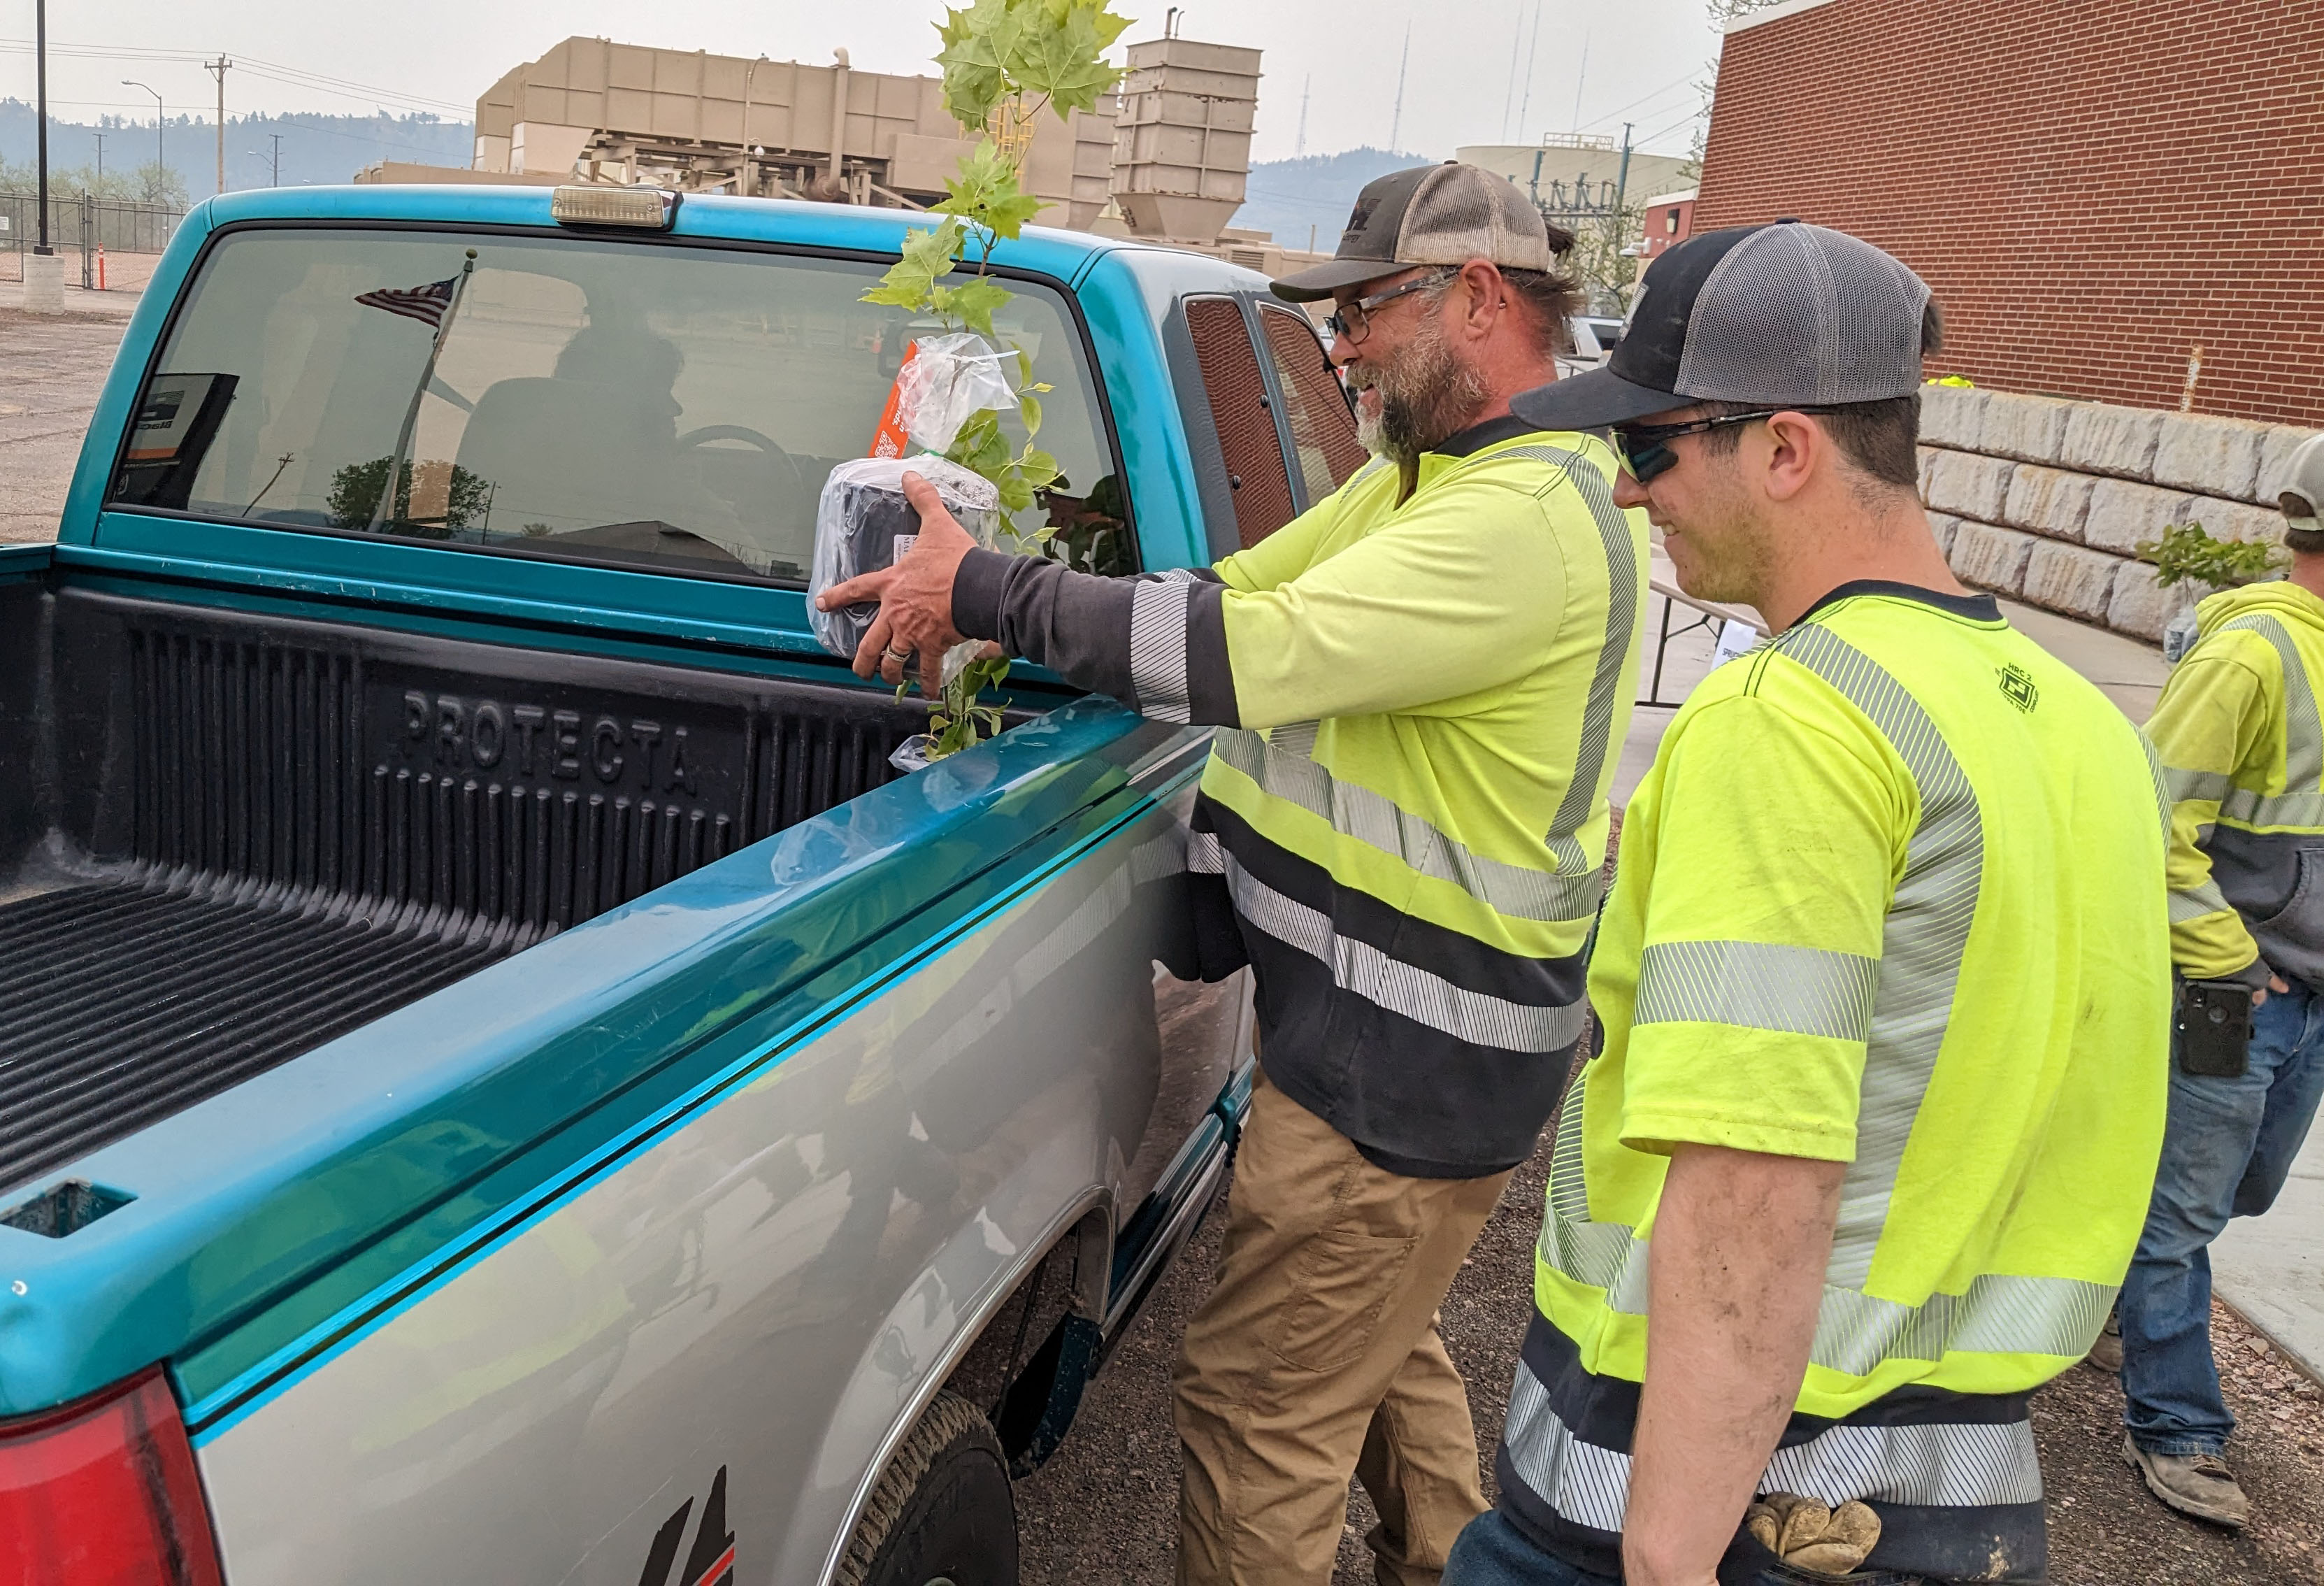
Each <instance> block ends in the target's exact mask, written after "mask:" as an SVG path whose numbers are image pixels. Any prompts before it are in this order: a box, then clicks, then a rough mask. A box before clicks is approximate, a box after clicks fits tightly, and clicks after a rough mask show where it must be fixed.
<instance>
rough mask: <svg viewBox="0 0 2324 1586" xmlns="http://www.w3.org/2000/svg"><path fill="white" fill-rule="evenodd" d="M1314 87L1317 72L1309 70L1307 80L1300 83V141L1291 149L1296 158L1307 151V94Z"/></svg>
mask: <svg viewBox="0 0 2324 1586" xmlns="http://www.w3.org/2000/svg"><path fill="white" fill-rule="evenodd" d="M1314 87H1315V74H1314V73H1313V72H1309V73H1308V74H1307V78H1306V80H1305V82H1303V83H1301V84H1300V85H1299V141H1298V143H1296V144H1294V145H1293V146H1292V150H1291V152H1292V154H1293V156H1294V157H1295V158H1296V157H1297V156H1299V155H1302V154H1305V153H1306V152H1307V95H1308V93H1309V91H1310V90H1312V89H1313V88H1314Z"/></svg>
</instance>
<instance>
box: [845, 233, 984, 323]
mask: <svg viewBox="0 0 2324 1586" xmlns="http://www.w3.org/2000/svg"><path fill="white" fill-rule="evenodd" d="M964 235H966V228H965V227H964V226H962V225H961V223H960V221H959V220H957V219H954V218H947V219H946V220H945V222H944V224H943V225H941V226H918V227H915V228H913V229H912V230H910V231H908V232H906V233H905V234H904V247H903V257H902V258H900V259H899V260H897V261H896V263H893V264H891V265H890V266H889V267H888V272H887V273H886V274H884V275H882V276H881V278H880V284H879V285H878V286H875V287H873V288H871V290H869V291H867V292H865V293H864V294H863V297H862V301H864V302H867V303H890V304H893V305H894V306H896V307H897V308H899V309H913V310H918V309H926V308H927V307H928V305H929V303H930V301H931V300H932V299H933V296H934V294H935V292H936V281H938V280H939V279H941V278H942V277H944V276H946V275H949V274H951V273H952V272H953V268H954V260H955V259H956V258H957V257H958V255H959V253H960V244H961V239H962V237H963V236H964Z"/></svg>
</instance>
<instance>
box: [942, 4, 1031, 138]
mask: <svg viewBox="0 0 2324 1586" xmlns="http://www.w3.org/2000/svg"><path fill="white" fill-rule="evenodd" d="M1023 30H1024V22H1023V19H1022V17H1021V16H1020V15H1019V13H1018V12H1017V11H1016V10H1015V9H1013V8H1012V7H1011V6H1010V4H1009V0H975V4H974V5H971V6H970V7H969V8H968V9H967V10H965V11H954V12H949V13H947V14H946V15H945V23H944V25H943V26H940V27H939V28H938V29H937V30H936V33H937V36H938V37H939V38H940V39H942V40H943V41H944V46H945V47H944V48H943V49H942V50H940V51H937V52H936V64H937V65H938V66H941V67H942V68H943V69H944V100H945V109H946V110H948V111H950V112H952V116H953V119H954V120H955V121H957V122H959V123H960V124H962V125H963V126H965V127H971V128H981V127H982V126H983V125H984V123H985V118H986V117H987V116H989V115H991V114H992V107H993V106H995V105H998V104H999V103H1001V100H1003V99H1004V98H1007V97H1009V93H1010V82H1009V78H1008V74H1007V72H1006V71H1005V69H1004V65H1005V63H1006V62H1007V60H1009V58H1010V56H1011V55H1012V54H1014V53H1015V52H1016V50H1017V48H1018V38H1019V34H1020V33H1021V32H1023Z"/></svg>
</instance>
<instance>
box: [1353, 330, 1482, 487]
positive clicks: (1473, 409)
mask: <svg viewBox="0 0 2324 1586" xmlns="http://www.w3.org/2000/svg"><path fill="white" fill-rule="evenodd" d="M1369 383H1370V384H1371V385H1372V386H1373V387H1374V388H1375V389H1377V390H1378V391H1379V415H1378V416H1377V417H1375V416H1373V415H1371V414H1369V413H1365V412H1364V411H1363V410H1362V409H1361V407H1360V406H1359V408H1358V410H1357V418H1356V438H1357V439H1358V440H1359V441H1360V442H1362V443H1363V447H1364V449H1365V450H1366V451H1369V452H1371V453H1373V454H1374V455H1375V456H1383V457H1386V458H1388V460H1389V461H1390V462H1392V463H1396V464H1397V465H1399V466H1401V465H1405V464H1409V463H1412V462H1416V461H1417V460H1418V458H1419V456H1420V454H1421V453H1423V452H1425V451H1427V450H1429V449H1430V448H1431V447H1436V446H1440V445H1442V444H1443V442H1444V441H1446V440H1448V439H1450V438H1452V437H1453V436H1455V435H1458V434H1459V433H1460V432H1461V431H1462V430H1463V429H1467V428H1468V427H1469V425H1470V424H1471V422H1472V421H1473V420H1475V418H1476V416H1477V414H1478V413H1479V412H1480V411H1481V410H1483V408H1484V406H1485V404H1486V403H1487V402H1489V401H1491V400H1492V396H1493V392H1492V388H1491V387H1490V386H1489V385H1488V384H1487V383H1486V382H1485V377H1484V376H1483V375H1481V374H1480V373H1477V371H1476V370H1475V369H1473V368H1471V366H1470V365H1468V364H1464V363H1462V361H1461V358H1460V356H1459V355H1457V354H1455V353H1454V352H1453V350H1452V345H1451V344H1450V343H1449V342H1447V341H1446V340H1445V339H1444V327H1443V326H1442V325H1441V324H1439V323H1438V321H1437V319H1436V317H1435V316H1434V315H1433V314H1432V315H1429V316H1428V317H1426V318H1424V319H1423V320H1422V321H1421V324H1420V329H1419V332H1418V333H1417V334H1416V336H1415V337H1413V339H1412V341H1411V343H1410V344H1409V345H1408V346H1406V347H1405V349H1404V351H1402V352H1400V353H1398V354H1397V355H1396V357H1395V359H1394V360H1393V361H1392V362H1389V363H1387V364H1379V365H1377V366H1376V367H1374V368H1373V369H1372V370H1371V372H1370V376H1369Z"/></svg>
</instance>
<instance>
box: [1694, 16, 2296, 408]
mask: <svg viewBox="0 0 2324 1586" xmlns="http://www.w3.org/2000/svg"><path fill="white" fill-rule="evenodd" d="M2319 189H2324V4H2319V3H2318V0H2112V3H2110V4H2105V5H2098V4H2094V3H2092V0H1942V3H1941V4H1939V3H1934V0H1804V3H1803V0H1793V4H1790V5H1781V6H1778V7H1776V8H1775V10H1774V11H1773V12H1771V13H1769V14H1766V16H1764V17H1763V18H1758V19H1750V20H1747V22H1746V23H1743V24H1741V25H1738V27H1737V29H1736V30H1735V31H1733V32H1729V34H1728V35H1727V38H1726V42H1725V49H1724V51H1722V53H1721V56H1720V65H1719V88H1718V97H1717V101H1716V107H1715V110H1714V112H1713V115H1712V118H1711V135H1710V143H1709V146H1708V148H1707V150H1706V152H1705V155H1704V160H1703V171H1702V180H1701V198H1700V199H1699V200H1698V202H1697V204H1696V206H1695V212H1694V216H1693V229H1694V231H1695V232H1696V233H1697V234H1698V235H1699V234H1701V233H1702V232H1704V231H1708V230H1711V229H1714V228H1717V227H1720V226H1738V225H1749V224H1754V223H1757V222H1761V221H1767V220H1773V219H1775V218H1777V217H1782V216H1796V217H1799V218H1801V219H1803V220H1811V221H1815V222H1819V223H1821V224H1823V225H1828V226H1838V227H1840V229H1842V230H1845V231H1850V232H1854V233H1856V234H1857V235H1861V236H1864V237H1867V238H1869V239H1870V240H1872V241H1874V242H1877V243H1878V244H1880V245H1881V246H1883V247H1885V248H1887V249H1888V250H1890V251H1891V252H1893V253H1895V254H1896V255H1897V256H1898V257H1900V258H1902V259H1904V261H1905V262H1907V263H1910V264H1911V265H1912V266H1913V267H1914V269H1916V270H1918V271H1919V272H1921V274H1922V275H1923V277H1924V278H1925V279H1926V280H1927V281H1929V283H1930V285H1931V286H1932V287H1933V288H1934V289H1935V290H1936V294H1937V297H1938V300H1939V301H1940V302H1941V304H1942V305H1943V308H1944V311H1945V319H1946V327H1947V348H1946V351H1945V353H1944V355H1942V356H1941V358H1940V359H1939V360H1937V361H1936V362H1935V363H1934V364H1933V366H1932V373H1961V374H1966V375H1968V376H1969V378H1970V379H1972V380H1974V381H1976V382H1977V383H1978V384H1979V385H1981V386H1993V387H1998V388H2000V389H2003V390H2006V391H2018V392H2048V393H2052V394H2056V395H2061V396H2070V397H2082V398H2089V399H2094V400H2098V401H2109V402H2119V403H2125V404H2127V405H2130V406H2134V407H2146V408H2176V407H2178V406H2179V402H2180V395H2181V386H2182V384H2183V383H2184V382H2185V380H2186V376H2187V362H2188V354H2189V351H2190V347H2192V346H2196V345H2200V346H2202V348H2203V366H2202V373H2201V376H2200V379H2199V383H2198V385H2197V387H2196V393H2195V409H2196V410H2197V411H2199V412H2206V413H2219V414H2227V415H2231V416H2234V417H2237V418H2245V419H2257V420H2273V421H2278V422H2289V423H2297V424H2307V425H2324V201H2319V199H2324V193H2319Z"/></svg>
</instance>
